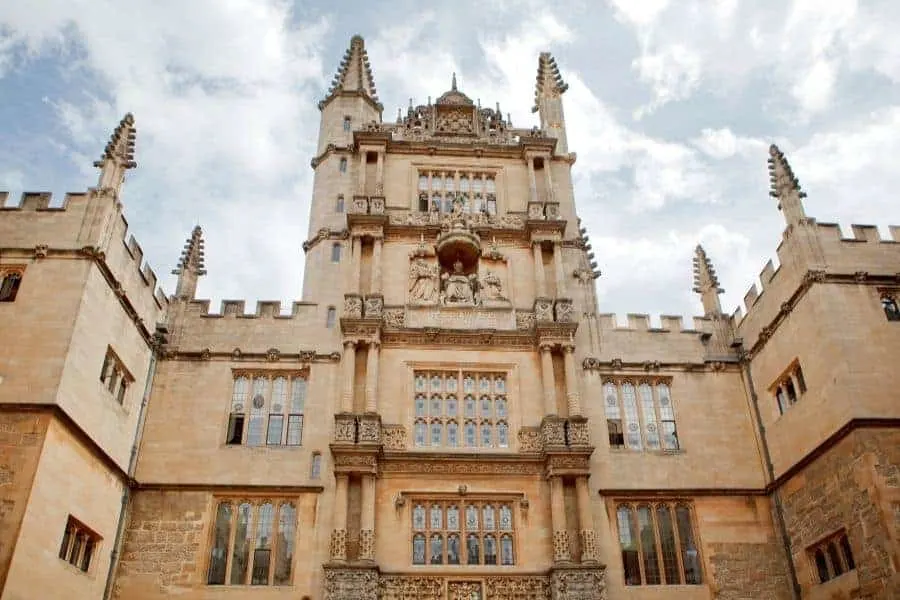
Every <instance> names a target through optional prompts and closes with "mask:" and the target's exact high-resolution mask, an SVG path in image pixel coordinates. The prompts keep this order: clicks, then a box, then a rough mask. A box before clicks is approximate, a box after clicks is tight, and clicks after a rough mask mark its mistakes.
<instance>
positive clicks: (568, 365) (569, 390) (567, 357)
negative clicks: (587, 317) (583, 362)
mask: <svg viewBox="0 0 900 600" xmlns="http://www.w3.org/2000/svg"><path fill="white" fill-rule="evenodd" d="M563 358H564V364H565V369H566V404H567V405H568V407H569V416H570V417H574V416H581V394H579V393H578V378H577V371H576V369H575V346H574V345H566V346H564V347H563Z"/></svg>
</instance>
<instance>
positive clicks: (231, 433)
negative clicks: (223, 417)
mask: <svg viewBox="0 0 900 600" xmlns="http://www.w3.org/2000/svg"><path fill="white" fill-rule="evenodd" d="M243 441H244V415H243V414H240V413H231V415H230V416H229V417H228V436H227V437H226V438H225V443H226V444H230V445H234V444H240V443H241V442H243Z"/></svg>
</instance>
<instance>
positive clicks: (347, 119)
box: [344, 117, 351, 131]
mask: <svg viewBox="0 0 900 600" xmlns="http://www.w3.org/2000/svg"><path fill="white" fill-rule="evenodd" d="M350 124H351V121H350V117H344V131H350Z"/></svg>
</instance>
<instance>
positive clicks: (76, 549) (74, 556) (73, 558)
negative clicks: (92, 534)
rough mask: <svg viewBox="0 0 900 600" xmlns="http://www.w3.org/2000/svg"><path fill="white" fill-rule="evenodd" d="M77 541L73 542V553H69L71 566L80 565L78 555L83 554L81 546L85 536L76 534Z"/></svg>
mask: <svg viewBox="0 0 900 600" xmlns="http://www.w3.org/2000/svg"><path fill="white" fill-rule="evenodd" d="M73 535H74V537H75V539H74V540H72V551H71V552H69V564H72V565H75V564H78V555H79V554H81V544H82V542H83V541H84V536H83V535H82V534H81V533H80V532H77V531H76V532H74V534H73Z"/></svg>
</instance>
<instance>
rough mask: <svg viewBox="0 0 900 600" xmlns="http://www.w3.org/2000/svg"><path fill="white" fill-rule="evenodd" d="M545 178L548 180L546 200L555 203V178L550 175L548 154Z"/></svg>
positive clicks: (545, 164)
mask: <svg viewBox="0 0 900 600" xmlns="http://www.w3.org/2000/svg"><path fill="white" fill-rule="evenodd" d="M544 177H545V179H546V180H547V197H546V198H544V200H545V201H546V202H553V201H554V195H553V177H552V176H551V175H550V155H549V154H548V155H547V157H546V158H544Z"/></svg>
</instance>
